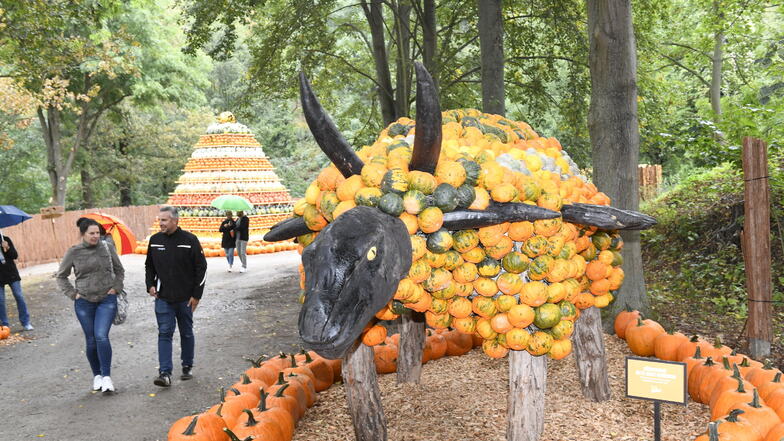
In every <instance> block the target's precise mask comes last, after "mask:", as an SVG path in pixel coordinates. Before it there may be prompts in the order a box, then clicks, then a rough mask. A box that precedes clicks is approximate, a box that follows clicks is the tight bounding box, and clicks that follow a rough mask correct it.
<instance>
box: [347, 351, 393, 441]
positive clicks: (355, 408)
mask: <svg viewBox="0 0 784 441" xmlns="http://www.w3.org/2000/svg"><path fill="white" fill-rule="evenodd" d="M342 372H343V385H344V386H343V387H345V389H346V401H347V403H348V410H349V413H350V414H351V421H352V422H353V423H354V436H355V437H356V440H357V441H386V439H387V421H386V417H385V416H384V408H383V407H381V393H380V392H379V390H378V381H377V378H376V365H375V363H374V362H373V348H371V347H370V346H367V345H364V344H362V343H361V342H360V341H359V340H357V342H356V343H354V346H353V347H352V348H351V349H350V350H349V351H348V353H347V354H346V356H345V357H344V358H343V367H342Z"/></svg>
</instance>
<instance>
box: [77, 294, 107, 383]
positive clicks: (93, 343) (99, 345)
mask: <svg viewBox="0 0 784 441" xmlns="http://www.w3.org/2000/svg"><path fill="white" fill-rule="evenodd" d="M74 310H75V311H76V318H78V319H79V324H81V325H82V330H83V331H84V339H85V350H84V352H85V353H86V354H87V361H89V362H90V368H91V369H92V370H93V375H101V376H103V377H110V376H111V375H112V344H111V342H110V341H109V330H110V329H111V328H112V321H113V320H114V316H115V315H116V314H117V296H116V295H112V294H110V295H108V296H106V297H105V298H104V299H103V300H102V301H100V302H97V303H93V302H91V301H89V300H85V299H76V300H75V301H74Z"/></svg>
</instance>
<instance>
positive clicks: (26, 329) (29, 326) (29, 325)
mask: <svg viewBox="0 0 784 441" xmlns="http://www.w3.org/2000/svg"><path fill="white" fill-rule="evenodd" d="M33 329H35V328H33V325H31V324H30V323H28V324H26V325H24V330H25V331H32V330H33Z"/></svg>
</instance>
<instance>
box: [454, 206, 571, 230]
mask: <svg viewBox="0 0 784 441" xmlns="http://www.w3.org/2000/svg"><path fill="white" fill-rule="evenodd" d="M560 216H561V213H559V212H557V211H553V210H548V209H547V208H542V207H537V206H536V205H529V204H521V203H507V204H493V205H491V206H490V207H488V208H487V209H485V210H455V211H450V212H449V213H444V228H446V229H447V230H464V229H467V228H482V227H489V226H490V225H498V224H502V223H504V222H521V221H535V220H540V219H553V218H556V217H560Z"/></svg>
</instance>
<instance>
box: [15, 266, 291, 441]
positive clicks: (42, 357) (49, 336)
mask: <svg viewBox="0 0 784 441" xmlns="http://www.w3.org/2000/svg"><path fill="white" fill-rule="evenodd" d="M249 258H250V260H249V263H248V267H249V271H248V272H247V273H244V274H240V273H236V272H234V273H227V272H226V262H225V260H224V259H223V258H210V259H208V273H207V288H206V290H205V294H204V297H203V299H202V302H201V303H200V304H199V308H198V309H197V310H196V314H195V319H194V321H195V333H196V358H195V364H196V367H195V369H194V375H195V377H194V378H193V379H192V380H190V381H184V382H183V381H180V380H179V368H178V365H179V337H178V336H177V334H176V333H175V346H174V364H175V367H176V368H175V376H174V377H173V385H172V387H171V388H170V389H162V388H159V387H157V386H155V385H153V384H152V380H153V378H154V377H155V376H156V375H157V367H158V357H157V326H156V323H155V314H154V312H153V299H152V298H151V297H149V296H148V295H146V293H145V292H144V256H139V255H127V256H123V257H122V261H123V266H124V267H125V271H126V289H127V291H128V293H129V296H128V298H129V301H130V312H129V315H128V321H127V322H126V323H125V324H123V325H120V326H115V327H113V328H112V330H111V333H110V338H111V341H112V349H113V353H114V355H113V360H112V379H113V380H114V384H115V387H116V388H117V393H116V394H115V395H113V396H103V395H101V394H100V393H93V392H92V391H91V390H90V389H91V386H92V374H91V372H90V368H89V365H88V363H87V359H86V357H85V356H84V335H83V334H82V330H81V328H80V327H79V323H78V322H77V320H76V316H75V314H74V312H73V304H72V302H71V300H70V299H68V298H66V297H65V296H63V295H62V294H60V293H59V292H57V289H56V286H55V281H54V279H53V278H52V277H51V275H52V274H53V273H54V271H55V269H56V266H55V265H42V266H39V267H33V268H28V269H25V270H23V279H24V280H23V287H24V294H25V298H26V300H27V303H28V308H29V310H30V313H31V316H32V323H33V325H34V326H35V330H34V331H31V332H24V333H21V334H20V337H22V338H24V340H23V341H20V342H17V343H15V344H6V345H3V346H0V440H2V441H24V440H33V439H44V440H57V441H92V440H96V441H98V440H100V441H154V440H165V439H166V432H167V431H168V428H169V426H170V425H171V423H172V422H173V421H174V420H176V419H178V418H180V417H183V416H186V415H189V414H191V413H194V412H198V411H201V410H204V409H205V408H207V407H209V406H211V405H213V404H215V403H216V402H218V401H219V390H220V388H221V386H227V385H229V384H231V383H233V382H234V381H236V380H235V379H236V378H237V376H238V375H239V373H241V372H242V371H243V370H245V369H246V368H247V367H248V366H250V364H249V363H248V362H247V361H245V360H243V357H257V356H258V355H260V354H265V353H266V354H274V353H277V352H278V351H288V352H291V351H294V350H298V349H299V348H300V340H299V334H298V332H297V325H296V323H297V314H298V313H299V306H300V305H299V304H298V303H297V295H298V292H299V287H298V279H297V264H298V263H299V255H298V254H297V253H296V252H293V251H292V252H285V253H277V254H263V255H256V256H249ZM6 304H7V306H8V313H9V318H10V321H11V323H12V324H11V326H12V331H13V332H14V333H17V332H19V331H20V330H21V326H20V325H19V322H18V320H17V317H16V315H17V314H16V302H15V301H14V300H13V296H11V295H10V293H8V294H7V295H6ZM17 339H18V338H17Z"/></svg>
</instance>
